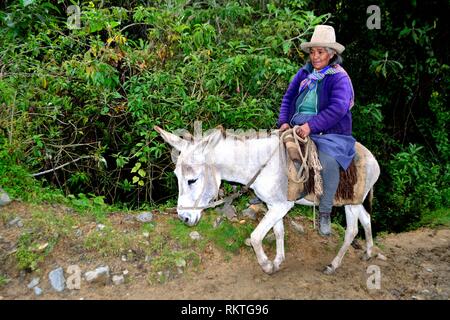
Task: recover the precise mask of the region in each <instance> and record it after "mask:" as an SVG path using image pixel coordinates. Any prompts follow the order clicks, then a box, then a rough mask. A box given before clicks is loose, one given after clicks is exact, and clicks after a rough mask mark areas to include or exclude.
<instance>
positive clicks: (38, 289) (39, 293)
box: [33, 287, 42, 296]
mask: <svg viewBox="0 0 450 320" xmlns="http://www.w3.org/2000/svg"><path fill="white" fill-rule="evenodd" d="M33 290H34V294H35V295H37V296H40V295H42V289H41V288H39V287H34V288H33Z"/></svg>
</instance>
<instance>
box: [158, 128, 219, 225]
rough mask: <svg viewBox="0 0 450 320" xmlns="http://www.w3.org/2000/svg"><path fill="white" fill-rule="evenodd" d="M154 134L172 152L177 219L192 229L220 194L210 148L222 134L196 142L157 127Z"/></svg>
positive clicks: (212, 134)
mask: <svg viewBox="0 0 450 320" xmlns="http://www.w3.org/2000/svg"><path fill="white" fill-rule="evenodd" d="M155 130H156V131H158V132H159V134H160V135H161V137H162V138H163V139H164V140H165V141H166V142H167V143H168V144H170V145H171V146H172V147H174V148H175V150H174V151H173V152H172V160H173V161H174V163H175V164H176V167H175V171H174V172H175V175H176V176H177V179H178V190H179V193H178V204H177V212H178V217H179V218H180V220H182V221H183V222H184V223H186V224H187V225H189V226H193V225H195V224H196V223H197V222H198V221H199V220H200V218H201V214H202V211H203V209H204V208H205V207H206V206H207V205H208V203H209V202H210V201H211V200H213V199H214V198H215V197H216V196H217V193H218V191H219V187H220V180H221V176H220V172H219V171H218V170H217V168H216V166H215V159H214V154H213V148H214V147H215V146H216V145H217V143H218V142H219V141H220V139H222V132H221V131H220V130H214V131H213V132H212V133H211V134H209V135H206V136H205V137H203V138H201V139H198V140H197V141H195V140H192V139H185V138H181V137H179V136H177V135H175V134H172V133H169V132H167V131H164V130H163V129H161V128H159V127H157V126H155Z"/></svg>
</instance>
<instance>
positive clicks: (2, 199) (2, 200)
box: [0, 188, 11, 207]
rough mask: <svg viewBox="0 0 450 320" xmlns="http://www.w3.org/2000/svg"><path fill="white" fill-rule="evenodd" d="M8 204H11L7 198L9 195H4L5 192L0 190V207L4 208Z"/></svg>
mask: <svg viewBox="0 0 450 320" xmlns="http://www.w3.org/2000/svg"><path fill="white" fill-rule="evenodd" d="M10 202H11V198H10V197H9V195H8V194H7V193H6V191H5V190H3V189H2V188H0V207H1V206H6V205H7V204H8V203H10Z"/></svg>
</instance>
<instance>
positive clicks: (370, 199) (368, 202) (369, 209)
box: [363, 187, 373, 215]
mask: <svg viewBox="0 0 450 320" xmlns="http://www.w3.org/2000/svg"><path fill="white" fill-rule="evenodd" d="M372 202H373V187H372V188H371V189H370V191H369V193H368V194H367V196H366V198H365V199H364V202H363V206H364V209H366V211H367V213H369V214H370V215H371V214H372Z"/></svg>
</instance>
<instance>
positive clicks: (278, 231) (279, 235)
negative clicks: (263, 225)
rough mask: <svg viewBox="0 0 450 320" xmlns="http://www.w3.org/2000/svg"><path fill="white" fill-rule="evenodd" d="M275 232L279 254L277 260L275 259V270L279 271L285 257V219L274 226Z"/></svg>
mask: <svg viewBox="0 0 450 320" xmlns="http://www.w3.org/2000/svg"><path fill="white" fill-rule="evenodd" d="M273 233H275V238H276V239H277V255H276V256H275V260H273V269H274V270H273V271H274V272H277V271H278V270H280V265H281V263H283V261H284V259H285V257H284V224H283V219H280V220H278V222H277V223H275V225H274V226H273Z"/></svg>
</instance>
